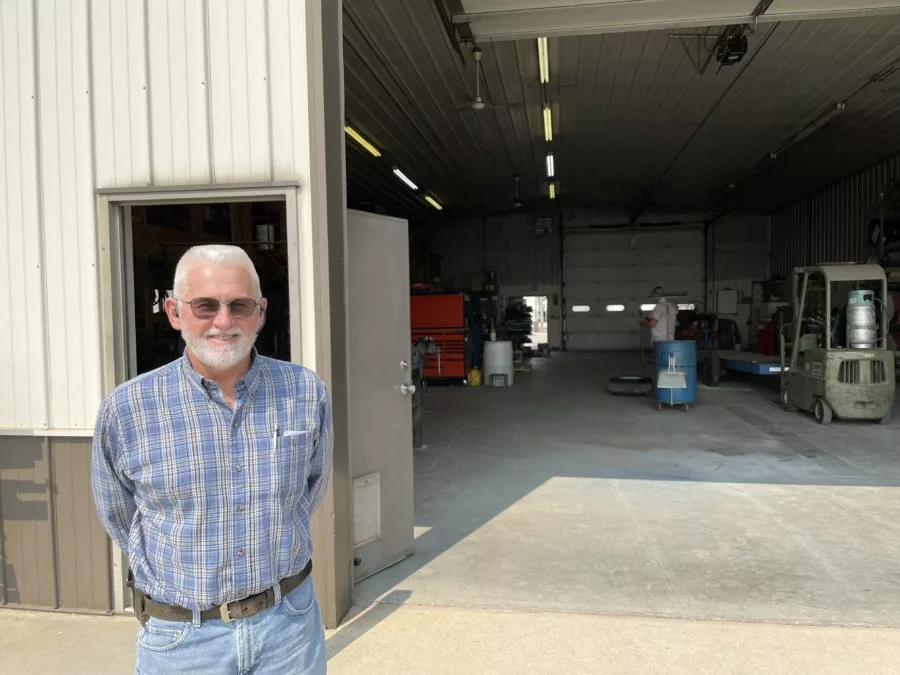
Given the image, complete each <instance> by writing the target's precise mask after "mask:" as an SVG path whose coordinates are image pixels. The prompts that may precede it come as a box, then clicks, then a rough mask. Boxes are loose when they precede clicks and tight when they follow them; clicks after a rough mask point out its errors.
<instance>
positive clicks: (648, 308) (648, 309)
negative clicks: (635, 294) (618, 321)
mask: <svg viewBox="0 0 900 675" xmlns="http://www.w3.org/2000/svg"><path fill="white" fill-rule="evenodd" d="M654 309H656V305H641V311H642V312H652V311H653V310H654Z"/></svg>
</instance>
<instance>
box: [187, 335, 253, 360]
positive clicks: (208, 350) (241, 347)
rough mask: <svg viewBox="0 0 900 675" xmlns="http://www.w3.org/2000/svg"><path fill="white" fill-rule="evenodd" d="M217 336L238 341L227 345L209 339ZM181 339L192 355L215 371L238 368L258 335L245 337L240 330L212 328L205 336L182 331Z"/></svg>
mask: <svg viewBox="0 0 900 675" xmlns="http://www.w3.org/2000/svg"><path fill="white" fill-rule="evenodd" d="M216 335H225V336H231V335H234V336H236V339H235V340H232V341H230V342H227V343H225V344H221V343H219V342H217V341H215V340H209V339H207V338H209V337H213V336H216ZM181 337H182V339H184V343H185V344H186V345H187V346H188V349H190V351H191V355H192V356H193V357H194V358H196V359H197V360H198V361H199V362H200V363H202V364H203V365H204V366H206V367H207V368H212V369H213V370H228V369H229V368H232V367H234V366H236V365H237V364H238V363H240V362H241V361H242V360H243V359H244V358H246V357H247V355H248V354H249V353H250V350H251V349H253V345H254V343H255V342H256V333H251V334H250V335H249V336H245V335H244V334H243V333H242V332H241V331H240V329H238V328H232V329H230V330H224V331H223V330H219V329H218V328H210V329H209V330H208V331H206V332H205V333H203V335H191V334H190V333H188V332H187V331H184V330H182V331H181Z"/></svg>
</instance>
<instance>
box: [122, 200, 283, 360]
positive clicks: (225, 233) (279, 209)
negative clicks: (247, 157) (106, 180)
mask: <svg viewBox="0 0 900 675" xmlns="http://www.w3.org/2000/svg"><path fill="white" fill-rule="evenodd" d="M130 212H131V220H130V225H131V242H132V253H131V255H132V258H131V259H132V268H133V289H132V293H131V300H132V303H133V304H132V307H131V308H130V311H132V312H133V316H134V324H133V325H134V367H135V372H134V373H133V374H134V375H139V374H141V373H145V372H147V371H150V370H153V369H155V368H158V367H160V366H163V365H165V364H166V363H169V362H171V361H172V360H174V359H176V358H178V357H180V356H181V354H182V353H183V351H184V341H183V339H182V338H181V334H180V333H179V332H178V331H176V330H175V329H174V328H172V326H171V325H170V324H169V320H168V317H167V316H166V313H165V311H164V308H163V305H164V302H165V299H166V298H167V297H171V296H172V293H173V291H172V281H173V279H174V276H175V266H176V264H177V263H178V260H179V258H180V257H181V256H182V255H183V254H184V253H185V251H187V250H188V249H189V248H190V247H191V246H195V245H202V244H232V245H235V246H240V247H241V248H243V249H244V250H246V251H247V254H248V255H249V256H250V258H251V260H253V263H254V265H255V266H256V270H257V273H258V274H259V280H260V286H261V287H262V291H263V295H265V296H266V297H267V298H268V299H269V303H270V307H271V308H272V309H271V311H269V312H267V314H266V322H265V324H264V326H263V328H262V330H261V332H260V334H259V336H258V337H257V340H256V348H257V350H258V351H259V353H260V354H263V355H265V356H272V357H274V358H278V359H284V360H289V359H290V313H289V308H288V263H287V236H286V217H285V203H284V202H283V201H265V202H229V203H221V202H214V203H198V204H152V205H146V206H133V207H131V209H130Z"/></svg>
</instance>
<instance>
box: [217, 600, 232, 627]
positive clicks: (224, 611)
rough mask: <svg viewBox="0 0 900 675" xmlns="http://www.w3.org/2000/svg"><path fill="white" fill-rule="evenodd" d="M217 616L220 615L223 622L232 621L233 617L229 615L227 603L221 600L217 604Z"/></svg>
mask: <svg viewBox="0 0 900 675" xmlns="http://www.w3.org/2000/svg"><path fill="white" fill-rule="evenodd" d="M219 616H220V617H222V621H224V622H225V623H231V622H232V621H234V618H232V616H231V611H230V610H229V609H228V603H227V602H223V603H222V604H221V605H219Z"/></svg>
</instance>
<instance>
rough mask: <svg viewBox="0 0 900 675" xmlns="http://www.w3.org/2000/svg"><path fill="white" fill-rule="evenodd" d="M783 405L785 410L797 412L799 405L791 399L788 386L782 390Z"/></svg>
mask: <svg viewBox="0 0 900 675" xmlns="http://www.w3.org/2000/svg"><path fill="white" fill-rule="evenodd" d="M781 407H782V408H784V410H785V412H797V406H795V405H794V404H793V402H792V401H791V391H790V389H788V388H787V387H785V388H784V391H782V392H781Z"/></svg>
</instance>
